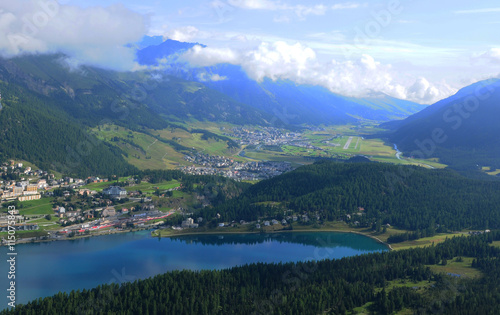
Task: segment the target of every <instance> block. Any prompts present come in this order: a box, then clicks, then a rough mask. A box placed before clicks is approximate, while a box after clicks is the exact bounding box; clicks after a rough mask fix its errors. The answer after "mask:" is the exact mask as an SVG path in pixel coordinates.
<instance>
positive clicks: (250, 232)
mask: <svg viewBox="0 0 500 315" xmlns="http://www.w3.org/2000/svg"><path fill="white" fill-rule="evenodd" d="M146 230H150V231H151V235H150V236H151V237H155V238H157V237H159V236H158V235H153V232H154V231H161V230H162V229H153V228H143V229H136V230H114V231H112V232H110V233H102V234H99V235H95V234H94V235H93V234H89V235H79V236H74V237H72V238H67V237H62V238H57V239H48V240H26V241H23V239H18V240H17V241H16V243H15V245H21V244H34V243H49V242H57V241H72V240H79V239H85V238H92V237H99V236H106V235H111V234H123V233H132V232H139V231H146ZM163 230H166V229H163ZM169 232H170V231H169ZM293 232H295V233H301V232H305V233H321V232H335V233H354V234H358V235H362V236H366V237H369V238H371V239H373V240H376V241H377V242H379V243H380V244H383V245H385V246H386V247H387V248H388V249H389V250H391V251H392V250H394V248H392V246H391V245H390V244H388V243H386V242H384V241H382V240H381V239H379V238H378V237H376V236H374V235H370V234H367V233H363V232H360V231H353V230H341V229H335V228H328V227H327V228H321V229H314V228H308V229H298V230H273V231H263V230H261V231H221V230H208V231H201V232H197V231H188V232H180V233H178V232H177V233H176V232H175V231H173V233H169V234H167V235H161V236H160V238H162V237H175V236H189V235H216V234H228V235H231V234H274V233H293ZM1 246H7V245H6V244H1V245H0V247H1Z"/></svg>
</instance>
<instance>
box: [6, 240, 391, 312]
mask: <svg viewBox="0 0 500 315" xmlns="http://www.w3.org/2000/svg"><path fill="white" fill-rule="evenodd" d="M386 250H388V249H387V247H386V246H385V245H383V244H381V243H378V242H377V241H375V240H373V239H371V238H369V237H365V236H362V235H358V234H353V233H333V232H315V233H307V232H293V233H276V234H224V235H213V234H212V235H191V236H188V235H187V236H179V237H171V238H161V239H159V238H153V237H151V236H150V232H149V231H141V232H133V233H126V234H114V235H106V236H99V237H91V238H86V239H79V240H72V241H57V242H50V243H36V244H21V245H17V246H16V252H17V258H16V297H17V299H16V303H17V304H21V303H26V302H28V301H30V300H33V299H36V298H39V297H45V296H50V295H53V294H55V293H57V292H59V291H63V292H70V291H71V290H76V289H83V288H87V289H89V288H93V287H96V286H97V285H100V284H105V283H111V282H115V283H123V282H127V281H133V280H136V279H143V278H147V277H151V276H154V275H157V274H161V273H165V272H168V271H171V270H182V269H190V270H202V269H223V268H230V267H234V266H241V265H245V264H250V263H257V262H264V263H277V262H296V261H306V260H322V259H335V258H342V257H347V256H354V255H360V254H365V253H371V252H379V251H386ZM0 255H1V257H2V258H1V260H0V277H1V279H3V280H2V286H3V287H4V289H3V292H7V291H6V289H7V285H8V281H9V280H8V279H7V273H8V265H7V259H8V256H7V248H6V247H4V246H3V247H0ZM2 273H3V274H2ZM3 299H4V302H3V303H2V307H1V308H0V309H3V308H5V307H6V306H7V298H6V296H5V297H4V298H3Z"/></svg>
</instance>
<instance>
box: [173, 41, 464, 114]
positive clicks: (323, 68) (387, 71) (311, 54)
mask: <svg viewBox="0 0 500 315" xmlns="http://www.w3.org/2000/svg"><path fill="white" fill-rule="evenodd" d="M182 58H183V59H184V60H186V61H188V62H189V63H190V64H191V65H193V66H202V67H208V66H213V65H216V64H220V63H230V64H234V65H240V66H241V67H242V68H243V70H245V72H246V73H247V75H248V76H249V77H250V78H252V79H253V80H256V81H258V82H261V81H262V80H263V79H264V78H270V79H272V80H278V79H283V80H291V81H294V82H296V83H297V84H311V85H319V86H323V87H326V88H328V89H329V90H330V91H332V92H334V93H338V94H341V95H345V96H354V97H365V96H369V95H372V94H373V93H384V94H387V95H390V96H393V97H396V98H400V99H406V100H411V101H415V102H419V103H425V104H431V103H434V102H436V101H438V100H440V99H442V98H444V97H447V96H450V95H451V94H453V93H454V92H456V90H454V89H452V88H450V87H449V86H447V85H446V84H444V83H440V84H432V83H430V82H429V81H428V80H427V79H425V78H416V79H413V80H411V79H410V80H409V79H407V78H406V77H404V78H403V77H402V75H401V74H400V73H398V71H397V70H395V69H393V67H392V66H391V65H387V64H382V63H381V62H379V61H376V60H375V59H374V58H373V57H372V56H370V55H367V54H363V55H362V56H361V57H360V58H358V59H356V60H347V61H336V60H332V61H330V62H328V63H323V62H320V61H319V60H318V58H317V56H316V53H315V51H314V50H313V49H311V48H309V47H306V46H304V45H302V44H300V43H296V44H293V45H290V44H287V43H285V42H283V41H277V42H274V43H269V42H263V43H261V44H260V45H259V46H258V47H256V48H255V49H252V50H249V51H236V50H231V49H216V48H202V47H201V46H195V47H194V48H192V49H191V50H189V51H188V52H187V53H185V54H184V55H183V57H182Z"/></svg>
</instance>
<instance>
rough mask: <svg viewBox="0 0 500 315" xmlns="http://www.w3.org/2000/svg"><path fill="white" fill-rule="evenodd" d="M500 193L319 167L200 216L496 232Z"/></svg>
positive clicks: (410, 176) (389, 169) (405, 174)
mask: <svg viewBox="0 0 500 315" xmlns="http://www.w3.org/2000/svg"><path fill="white" fill-rule="evenodd" d="M499 191H500V182H499V181H487V180H478V179H468V178H465V177H463V176H462V175H460V174H458V173H456V172H454V171H452V170H447V169H441V170H438V169H436V170H428V169H424V168H421V167H411V166H395V165H388V164H381V163H339V162H330V161H320V162H317V163H315V164H313V165H308V166H303V167H300V168H298V169H296V170H295V171H292V172H289V173H286V174H283V175H281V176H278V177H275V178H272V179H270V180H266V181H262V182H260V183H258V184H255V185H253V186H252V187H250V188H249V189H248V190H246V191H245V192H244V193H243V194H242V195H241V196H239V197H238V198H235V199H232V200H230V201H228V202H226V203H224V204H222V205H220V206H218V207H213V208H207V209H204V210H203V214H204V217H206V218H208V219H210V218H214V217H215V216H216V214H217V213H219V214H220V215H221V218H220V220H221V221H231V220H240V219H243V220H249V221H251V220H256V219H258V218H260V217H274V216H278V215H282V214H283V210H287V209H291V210H293V211H294V212H296V213H306V212H307V213H309V214H311V213H313V214H314V213H317V214H318V216H319V217H320V220H321V221H325V220H328V221H332V220H345V221H347V222H354V221H358V222H359V223H360V225H361V226H371V225H372V224H373V223H374V222H376V221H377V220H380V223H381V224H387V223H388V224H391V225H394V226H397V227H399V228H402V229H408V230H414V231H416V230H420V231H421V233H423V232H422V231H424V232H425V231H428V232H429V233H431V231H440V232H446V231H457V230H462V229H488V228H494V229H496V228H500V211H498V210H499V209H500V194H498V192H499ZM360 209H361V210H360ZM348 215H349V216H350V218H351V219H348Z"/></svg>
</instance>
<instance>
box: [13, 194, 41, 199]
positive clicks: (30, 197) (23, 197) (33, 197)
mask: <svg viewBox="0 0 500 315" xmlns="http://www.w3.org/2000/svg"><path fill="white" fill-rule="evenodd" d="M40 198H42V196H41V195H40V194H36V195H24V196H19V198H17V199H18V200H19V201H28V200H38V199H40Z"/></svg>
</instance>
